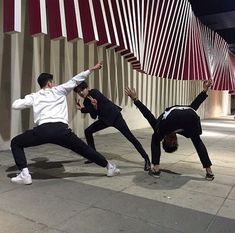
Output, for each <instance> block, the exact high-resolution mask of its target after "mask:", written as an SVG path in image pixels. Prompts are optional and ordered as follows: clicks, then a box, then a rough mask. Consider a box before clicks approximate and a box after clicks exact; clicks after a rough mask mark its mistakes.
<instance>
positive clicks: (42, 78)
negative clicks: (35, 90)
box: [38, 73, 53, 88]
mask: <svg viewBox="0 0 235 233" xmlns="http://www.w3.org/2000/svg"><path fill="white" fill-rule="evenodd" d="M52 80H53V75H52V74H48V73H41V74H40V75H39V76H38V84H39V86H40V87H41V88H43V87H45V86H46V85H47V82H48V81H52Z"/></svg>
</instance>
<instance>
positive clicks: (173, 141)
mask: <svg viewBox="0 0 235 233" xmlns="http://www.w3.org/2000/svg"><path fill="white" fill-rule="evenodd" d="M164 141H165V143H166V144H167V145H168V146H169V147H173V146H177V145H178V141H177V136H176V133H170V134H167V135H166V136H165V137H164Z"/></svg>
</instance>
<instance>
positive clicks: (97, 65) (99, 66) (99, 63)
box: [90, 61, 103, 71]
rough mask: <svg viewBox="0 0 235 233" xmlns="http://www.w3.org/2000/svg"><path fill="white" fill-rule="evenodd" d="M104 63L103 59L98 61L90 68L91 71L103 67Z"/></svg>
mask: <svg viewBox="0 0 235 233" xmlns="http://www.w3.org/2000/svg"><path fill="white" fill-rule="evenodd" d="M102 65H103V61H100V62H98V63H97V64H96V65H94V66H93V67H91V68H90V71H93V70H97V69H101V68H102Z"/></svg>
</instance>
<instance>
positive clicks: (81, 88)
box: [73, 81, 88, 93]
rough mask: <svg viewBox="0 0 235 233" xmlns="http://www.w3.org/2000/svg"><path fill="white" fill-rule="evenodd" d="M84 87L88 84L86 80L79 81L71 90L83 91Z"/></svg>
mask: <svg viewBox="0 0 235 233" xmlns="http://www.w3.org/2000/svg"><path fill="white" fill-rule="evenodd" d="M85 88H88V85H87V83H86V82H84V81H83V82H81V83H79V84H78V85H77V86H76V87H74V89H73V91H75V92H76V93H78V92H79V91H83V90H84V89H85Z"/></svg>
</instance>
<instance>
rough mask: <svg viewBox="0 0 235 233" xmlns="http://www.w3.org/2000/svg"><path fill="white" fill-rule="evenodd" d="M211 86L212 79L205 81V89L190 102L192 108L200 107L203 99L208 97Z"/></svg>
mask: <svg viewBox="0 0 235 233" xmlns="http://www.w3.org/2000/svg"><path fill="white" fill-rule="evenodd" d="M211 86H212V80H211V79H209V80H205V81H203V91H202V92H201V93H200V94H199V95H198V96H197V97H196V98H195V99H194V100H193V102H192V103H191V104H190V107H191V108H193V109H194V110H195V111H196V110H197V109H198V108H199V107H200V105H201V104H202V103H203V101H204V100H205V99H206V98H207V97H208V95H207V92H208V90H209V89H210V87H211Z"/></svg>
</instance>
